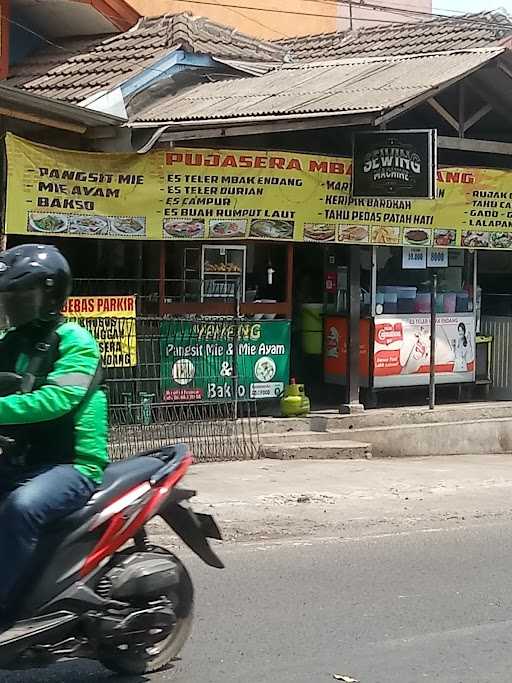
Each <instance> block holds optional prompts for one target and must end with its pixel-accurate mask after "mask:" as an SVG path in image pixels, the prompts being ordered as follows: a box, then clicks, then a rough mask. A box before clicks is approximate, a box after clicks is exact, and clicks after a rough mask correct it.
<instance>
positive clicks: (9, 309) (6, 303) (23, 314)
mask: <svg viewBox="0 0 512 683" xmlns="http://www.w3.org/2000/svg"><path fill="white" fill-rule="evenodd" d="M42 309H43V293H42V291H41V289H39V288H36V289H25V290H20V291H19V292H16V291H14V292H0V330H10V329H12V328H18V327H23V325H27V324H28V323H31V322H33V321H34V320H39V318H40V317H41V313H42Z"/></svg>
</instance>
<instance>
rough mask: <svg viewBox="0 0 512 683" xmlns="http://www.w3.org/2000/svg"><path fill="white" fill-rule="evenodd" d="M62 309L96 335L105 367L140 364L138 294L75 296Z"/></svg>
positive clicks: (69, 317) (70, 318)
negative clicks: (138, 359) (137, 315)
mask: <svg viewBox="0 0 512 683" xmlns="http://www.w3.org/2000/svg"><path fill="white" fill-rule="evenodd" d="M62 313H63V315H64V316H65V317H66V318H67V319H69V320H73V321H74V322H77V323H78V324H80V325H83V326H84V327H86V328H87V329H88V330H89V332H90V333H91V334H92V335H93V336H94V337H95V339H96V341H97V342H98V345H99V347H100V351H101V358H102V361H103V367H104V368H132V367H135V366H136V365H137V331H136V320H135V313H136V299H135V297H134V296H72V297H70V298H69V299H68V300H67V302H66V304H65V307H64V309H63V311H62Z"/></svg>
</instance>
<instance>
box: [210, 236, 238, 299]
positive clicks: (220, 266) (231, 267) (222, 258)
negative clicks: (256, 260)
mask: <svg viewBox="0 0 512 683" xmlns="http://www.w3.org/2000/svg"><path fill="white" fill-rule="evenodd" d="M246 262H247V248H246V247H245V246H242V245H222V246H220V245H219V246H217V245H210V244H205V245H203V248H202V258H201V301H202V302H205V301H208V300H210V299H216V300H219V299H223V300H233V299H235V298H236V297H237V295H238V296H239V297H240V301H241V302H242V303H243V302H244V301H245V278H246Z"/></svg>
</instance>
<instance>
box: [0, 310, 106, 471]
mask: <svg viewBox="0 0 512 683" xmlns="http://www.w3.org/2000/svg"><path fill="white" fill-rule="evenodd" d="M56 332H57V335H58V338H59V345H58V353H57V358H56V360H55V361H54V362H53V365H52V367H51V369H50V372H49V373H48V374H47V375H46V377H42V378H39V381H38V382H37V384H36V388H35V389H34V390H33V391H32V392H31V393H27V394H10V395H9V396H5V397H0V425H8V426H9V427H8V428H7V429H2V428H1V427H0V434H2V433H3V434H5V435H11V436H15V438H16V435H19V436H21V438H22V440H23V443H24V444H25V445H26V458H25V459H26V465H27V466H28V467H31V468H32V467H34V468H35V467H39V466H45V465H52V464H55V465H57V464H63V463H72V464H74V466H75V467H76V468H77V470H78V471H79V472H81V473H82V474H84V475H86V476H87V477H89V478H90V479H92V481H93V482H95V483H96V484H100V483H101V481H102V477H103V471H104V470H105V467H106V466H107V464H108V414H107V412H108V411H107V399H106V396H105V393H104V392H103V391H102V390H101V389H97V390H96V391H95V392H94V393H93V395H92V396H91V398H90V399H89V400H88V401H87V402H86V403H85V404H84V405H83V406H81V405H80V402H81V401H82V399H83V397H84V396H85V394H86V392H87V388H88V386H89V385H90V383H91V380H92V378H93V376H94V374H95V372H96V369H97V367H98V363H99V362H100V352H99V349H98V344H97V343H96V341H95V340H94V338H93V337H92V335H91V334H90V333H89V332H88V331H87V330H86V329H85V328H83V327H81V326H80V325H77V324H75V323H67V322H64V323H62V324H61V325H60V326H59V327H57V330H56ZM16 335H18V336H16ZM13 348H14V349H15V351H14V352H13ZM30 349H34V346H33V345H32V344H31V343H28V344H25V348H23V344H20V343H19V333H18V332H17V331H13V332H9V333H8V334H7V335H6V336H5V337H4V338H3V339H2V340H1V342H0V354H1V355H2V358H3V362H2V363H0V366H1V367H0V369H1V370H3V371H15V372H18V373H20V374H23V373H24V372H26V371H27V368H28V364H29V360H30V355H31V354H30ZM4 351H5V352H4ZM9 358H10V360H9ZM6 365H7V367H6ZM77 407H78V409H77Z"/></svg>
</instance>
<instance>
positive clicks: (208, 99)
mask: <svg viewBox="0 0 512 683" xmlns="http://www.w3.org/2000/svg"><path fill="white" fill-rule="evenodd" d="M503 52H505V50H504V48H494V49H480V50H468V51H460V52H454V53H442V54H435V55H420V56H405V57H382V58H379V59H368V58H366V59H364V58H362V59H345V60H339V61H334V62H323V63H309V64H306V63H304V64H300V65H286V66H283V67H282V68H280V69H276V70H275V71H271V72H270V73H268V74H265V75H264V76H260V77H258V78H243V79H234V80H229V81H221V82H218V83H210V84H204V85H199V86H196V87H194V88H191V89H189V90H188V91H184V92H182V93H179V94H176V95H172V96H168V97H165V98H164V99H162V100H160V101H159V102H157V103H156V104H154V105H152V106H151V107H149V108H147V109H146V110H144V111H143V112H140V113H139V114H138V115H137V116H136V118H135V120H133V121H132V125H133V124H144V123H146V124H153V125H162V124H163V123H166V122H169V123H172V122H184V121H191V122H194V121H198V120H201V121H210V120H211V121H212V122H215V121H216V120H220V119H240V118H244V117H246V118H251V117H257V116H275V117H281V118H282V117H286V116H287V115H297V114H318V115H321V114H323V113H325V114H333V113H336V112H340V113H348V112H352V113H357V112H380V111H385V110H388V109H392V108H394V107H397V106H399V105H400V104H402V103H405V102H408V101H409V100H411V99H413V98H416V97H418V96H421V95H422V94H425V93H428V92H430V91H431V90H432V89H434V88H437V87H439V86H442V85H443V84H445V83H448V82H450V81H452V80H457V79H458V78H461V77H463V76H464V75H466V74H467V73H470V72H471V71H473V70H474V69H477V68H478V67H480V66H482V65H483V64H485V63H486V62H489V61H491V60H492V59H494V58H495V57H497V56H498V55H500V54H502V53H503Z"/></svg>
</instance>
